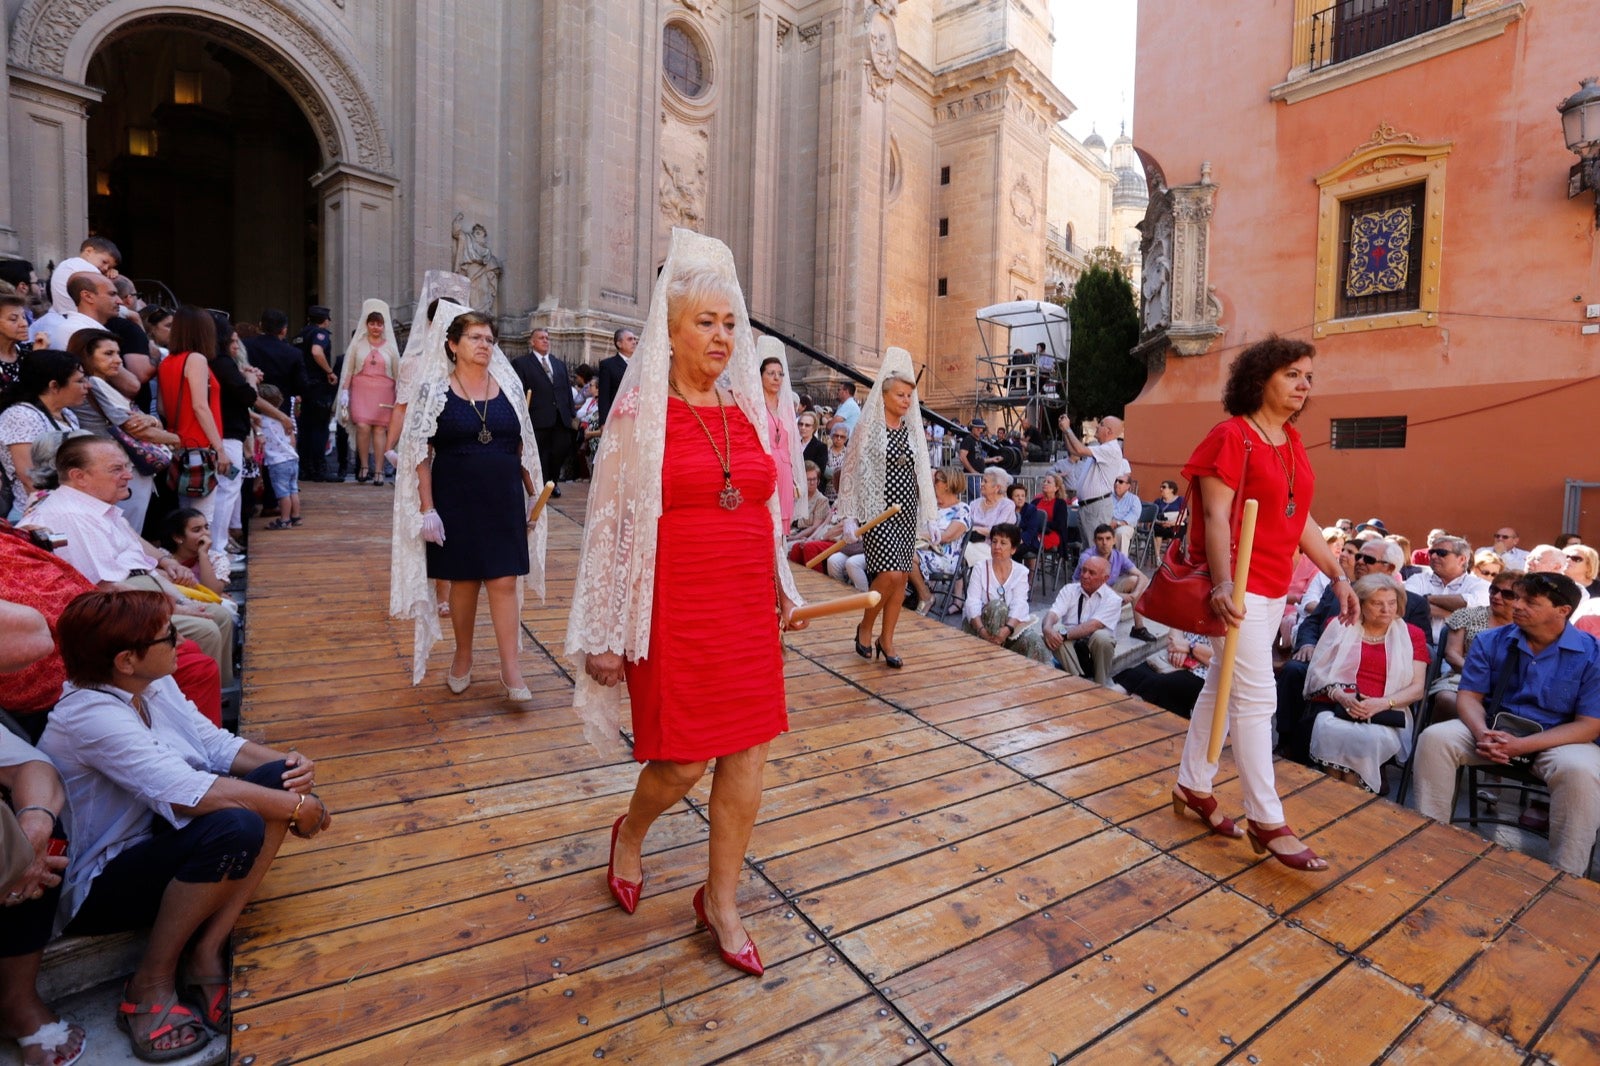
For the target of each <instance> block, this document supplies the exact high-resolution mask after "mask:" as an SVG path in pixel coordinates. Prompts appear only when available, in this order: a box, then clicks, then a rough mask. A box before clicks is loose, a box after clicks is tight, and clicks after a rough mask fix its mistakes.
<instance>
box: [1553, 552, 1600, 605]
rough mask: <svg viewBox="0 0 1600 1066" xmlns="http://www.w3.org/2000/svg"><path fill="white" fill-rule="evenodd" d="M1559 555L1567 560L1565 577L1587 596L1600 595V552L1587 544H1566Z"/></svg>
mask: <svg viewBox="0 0 1600 1066" xmlns="http://www.w3.org/2000/svg"><path fill="white" fill-rule="evenodd" d="M1561 554H1562V556H1563V557H1564V558H1565V559H1566V560H1567V576H1568V577H1570V578H1571V579H1572V580H1573V581H1576V582H1577V583H1578V587H1579V588H1580V589H1582V590H1583V591H1585V592H1587V593H1588V594H1589V595H1591V596H1594V595H1596V594H1600V580H1597V579H1600V552H1596V551H1595V550H1594V549H1593V548H1591V547H1589V546H1588V545H1587V544H1568V545H1567V546H1566V547H1565V548H1562V549H1561Z"/></svg>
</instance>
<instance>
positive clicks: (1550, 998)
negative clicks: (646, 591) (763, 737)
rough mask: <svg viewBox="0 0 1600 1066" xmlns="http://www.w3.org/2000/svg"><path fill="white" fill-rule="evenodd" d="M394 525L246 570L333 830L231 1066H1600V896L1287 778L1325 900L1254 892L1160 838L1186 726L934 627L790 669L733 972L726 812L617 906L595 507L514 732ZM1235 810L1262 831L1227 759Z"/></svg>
mask: <svg viewBox="0 0 1600 1066" xmlns="http://www.w3.org/2000/svg"><path fill="white" fill-rule="evenodd" d="M390 499H391V497H390V490H387V489H378V488H373V487H368V486H357V485H353V484H352V485H345V486H328V485H310V486H307V492H306V515H307V519H306V525H305V526H304V527H303V528H301V529H299V530H293V531H285V532H281V533H265V532H263V533H258V534H257V535H256V536H255V538H254V540H253V544H252V547H253V552H252V559H251V573H250V583H251V587H250V603H249V620H248V621H249V629H248V633H249V656H248V659H249V667H250V668H249V671H248V673H247V675H246V679H245V685H246V702H245V712H244V722H245V732H246V733H247V734H248V735H250V736H252V737H255V738H258V739H261V740H265V741H267V742H269V743H272V744H275V745H279V746H284V747H286V746H288V745H290V744H295V745H298V746H299V747H300V748H301V749H302V750H304V751H306V752H307V753H309V754H311V755H312V756H313V757H314V758H315V759H316V760H317V762H318V777H319V779H320V780H321V781H322V782H323V784H322V787H321V791H322V794H323V795H324V796H325V797H326V798H327V800H328V802H329V803H330V805H331V806H332V807H333V809H334V810H335V811H336V812H337V817H336V821H335V824H334V826H333V828H332V829H331V830H330V831H329V832H328V833H326V834H324V835H323V836H321V837H319V838H318V839H317V840H316V841H314V842H311V843H309V844H306V843H302V842H299V841H294V840H291V841H289V842H288V844H287V846H286V848H285V851H284V853H283V854H282V855H281V856H280V858H279V860H278V862H277V864H276V865H275V866H274V867H273V870H272V872H271V874H270V875H269V877H268V879H267V881H266V883H265V885H264V886H263V889H262V892H261V898H260V899H259V900H258V901H257V902H256V903H255V904H254V905H253V906H252V907H251V908H250V910H249V912H248V913H247V914H246V915H245V917H244V919H243V921H242V922H241V924H240V929H239V950H238V953H237V956H236V966H237V971H236V977H235V986H234V987H235V990H236V993H235V994H236V1000H235V1012H236V1014H235V1017H236V1024H237V1031H236V1033H235V1034H234V1037H233V1057H234V1061H235V1062H237V1063H241V1064H246V1066H249V1064H256V1063H260V1064H265V1063H279V1062H291V1061H292V1062H373V1063H405V1062H417V1063H474V1064H477V1063H502V1062H520V1061H526V1060H529V1059H534V1058H538V1059H540V1060H541V1061H546V1060H548V1061H551V1062H585V1063H588V1062H593V1061H595V1060H597V1059H604V1060H606V1061H619V1060H622V1061H649V1062H652V1063H674V1064H675V1063H685V1062H709V1061H714V1060H718V1059H723V1058H730V1059H736V1060H737V1061H738V1062H740V1063H765V1062H771V1063H790V1062H804V1061H811V1062H840V1063H898V1062H907V1061H917V1062H919V1063H929V1064H931V1063H941V1062H952V1063H980V1062H993V1063H1016V1062H1025V1063H1026V1062H1031V1063H1038V1064H1046V1063H1050V1062H1052V1061H1057V1060H1066V1059H1069V1058H1070V1059H1073V1060H1075V1061H1083V1062H1094V1061H1108V1062H1117V1063H1126V1062H1130V1061H1133V1062H1139V1061H1153V1062H1174V1063H1200V1062H1212V1061H1223V1060H1232V1061H1236V1062H1240V1063H1243V1062H1249V1063H1252V1064H1254V1063H1271V1062H1282V1063H1304V1062H1311V1061H1336V1062H1341V1063H1355V1062H1366V1061H1379V1060H1390V1061H1396V1062H1414V1063H1429V1064H1433V1063H1443V1062H1467V1061H1471V1062H1474V1063H1485V1064H1488V1063H1497V1062H1507V1063H1511V1062H1525V1061H1528V1060H1529V1057H1530V1056H1537V1057H1540V1058H1542V1059H1546V1060H1550V1061H1558V1062H1571V1063H1579V1062H1594V1061H1596V1057H1597V1056H1600V1047H1597V1046H1596V1042H1597V1039H1600V1037H1597V1036H1596V1034H1597V1033H1600V975H1597V974H1596V972H1595V963H1596V958H1597V956H1600V931H1597V929H1600V923H1597V921H1596V915H1597V910H1600V892H1597V886H1596V885H1595V884H1592V883H1590V882H1586V881H1580V880H1573V879H1571V878H1568V877H1565V876H1559V875H1557V874H1556V873H1555V872H1554V871H1552V870H1551V868H1550V867H1548V866H1545V865H1544V864H1542V863H1539V862H1536V861H1533V860H1529V859H1526V858H1523V857H1521V856H1518V855H1515V854H1511V853H1508V852H1506V851H1503V850H1501V849H1499V848H1498V847H1495V846H1493V845H1491V844H1489V843H1487V842H1486V841H1483V840H1481V839H1479V838H1478V837H1476V836H1472V835H1470V834H1468V833H1465V832H1462V831H1459V830H1456V829H1452V828H1449V827H1446V826H1441V825H1437V824H1433V823H1430V822H1428V821H1426V820H1424V819H1423V818H1421V817H1420V816H1418V815H1417V814H1416V813H1414V812H1412V811H1408V810H1404V809H1402V808H1399V807H1396V806H1394V805H1393V804H1390V803H1388V802H1386V801H1383V800H1377V799H1374V798H1373V797H1371V796H1369V795H1366V794H1364V793H1362V792H1360V791H1358V790H1356V789H1355V788H1352V787H1349V786H1346V785H1342V784H1339V783H1336V782H1333V781H1331V780H1328V779H1326V778H1323V777H1321V776H1318V775H1315V774H1313V773H1311V772H1309V771H1307V770H1305V769H1303V768H1300V767H1297V766H1294V765H1290V764H1280V767H1279V784H1280V789H1281V791H1283V792H1284V793H1285V794H1286V796H1287V801H1286V802H1287V809H1288V812H1289V816H1290V819H1291V821H1292V823H1293V824H1294V825H1295V826H1296V827H1297V828H1298V829H1300V830H1301V832H1302V834H1303V835H1304V836H1306V837H1307V838H1308V839H1309V841H1310V842H1311V844H1312V845H1313V846H1315V847H1316V848H1317V849H1318V850H1319V851H1320V852H1321V853H1322V854H1323V855H1324V856H1325V857H1327V858H1328V859H1329V861H1330V862H1331V863H1332V864H1333V870H1332V872H1330V873H1327V874H1322V875H1310V874H1296V873H1293V872H1291V871H1288V870H1286V869H1284V868H1283V867H1281V866H1279V865H1277V864H1275V863H1267V862H1258V861H1256V859H1255V857H1254V856H1253V855H1252V853H1251V851H1250V849H1249V848H1248V847H1247V846H1246V845H1245V844H1244V843H1242V842H1230V841H1224V840H1221V839H1218V838H1214V837H1209V836H1205V835H1202V833H1201V831H1200V823H1199V822H1198V821H1197V820H1195V819H1194V818H1192V817H1183V818H1177V817H1174V816H1173V814H1172V811H1171V809H1170V808H1169V807H1168V805H1167V795H1168V789H1169V787H1170V785H1171V782H1172V779H1173V774H1174V767H1175V765H1176V762H1177V754H1178V749H1179V745H1180V743H1181V740H1182V730H1183V727H1184V723H1183V722H1182V721H1180V720H1178V719H1176V718H1174V717H1172V716H1170V715H1167V714H1165V713H1163V712H1160V711H1157V710H1154V709H1152V708H1151V707H1149V706H1147V705H1144V704H1142V703H1140V702H1138V701H1137V700H1130V699H1127V698H1123V697H1119V696H1117V695H1115V694H1113V693H1110V692H1107V691H1105V690H1102V689H1099V688H1096V687H1094V686H1091V685H1088V684H1087V683H1084V682H1081V681H1075V680H1070V679H1067V678H1066V677H1065V676H1064V675H1062V674H1059V673H1056V672H1053V671H1051V670H1048V669H1045V668H1042V667H1040V666H1037V665H1035V664H1032V663H1029V662H1027V661H1025V660H1023V659H1021V658H1020V657H1018V656H1015V655H1012V654H1010V653H1007V652H1002V651H998V650H996V649H994V648H992V647H991V646H989V645H986V644H984V643H982V642H980V641H978V640H976V639H973V638H969V637H966V636H963V635H961V634H959V633H956V632H953V631H952V630H950V629H948V628H947V627H944V626H941V625H938V624H935V623H932V622H926V621H923V620H920V619H917V618H916V617H915V616H911V615H909V614H908V615H907V616H906V621H905V622H904V623H903V628H902V631H901V637H900V641H899V643H900V648H901V652H902V654H904V655H905V656H906V658H907V660H908V663H909V664H910V665H909V668H908V669H906V670H904V671H901V672H898V673H897V672H893V671H890V670H887V669H885V668H884V667H882V666H881V665H877V666H875V665H871V664H868V663H866V662H864V661H863V660H861V659H859V658H857V657H856V656H855V655H854V654H853V653H852V651H851V646H850V633H849V629H850V623H849V622H846V621H843V620H831V621H829V622H827V623H824V624H821V625H819V626H818V627H816V628H815V629H813V630H812V631H809V632H807V633H804V634H800V635H797V637H796V638H795V639H794V641H793V644H794V647H793V650H792V652H791V654H790V656H789V660H788V668H787V675H788V693H789V702H790V706H791V708H792V710H791V727H792V731H791V732H790V733H788V734H786V735H785V736H783V737H780V738H779V739H778V740H777V741H776V742H775V743H774V744H773V746H772V762H771V765H770V767H769V770H768V774H767V792H766V797H765V802H764V804H763V807H762V810H761V816H760V821H759V824H758V825H757V827H756V831H755V837H754V841H753V843H752V846H751V866H750V868H749V869H748V870H747V873H746V877H745V880H744V886H743V890H742V892H741V907H742V909H743V912H744V914H745V915H746V923H747V925H748V927H749V929H750V930H751V933H752V935H753V936H754V937H755V939H756V941H757V943H758V944H759V945H760V948H761V953H762V956H763V958H764V959H765V960H766V961H767V964H768V970H767V974H766V976H765V977H764V978H762V979H760V980H757V979H753V978H749V977H743V976H740V975H738V974H736V973H735V972H734V971H732V970H730V969H728V968H727V967H726V966H724V965H722V963H720V962H719V961H718V960H717V959H716V957H715V955H714V953H713V951H712V948H711V942H710V938H709V937H708V936H707V935H706V934H705V933H703V932H699V933H697V932H696V931H695V929H694V921H693V915H692V913H691V911H690V906H689V899H690V896H691V895H692V893H693V891H694V889H695V888H696V887H697V886H698V885H699V884H700V882H701V879H702V877H703V869H704V863H705V845H706V837H707V829H706V819H705V808H704V802H705V797H706V789H705V788H704V787H702V788H701V789H700V790H699V791H698V792H697V793H695V794H694V795H693V797H692V798H691V801H690V802H688V803H686V804H684V805H683V807H682V808H681V809H679V810H677V811H675V812H672V813H669V814H668V815H667V816H665V817H663V818H662V819H661V821H660V822H659V823H658V824H657V826H656V827H655V829H654V830H653V832H652V834H651V836H650V838H649V841H648V844H647V852H646V858H645V869H646V873H647V877H648V881H647V884H646V887H645V898H644V900H643V903H642V905H641V907H640V909H639V912H638V913H637V914H636V915H634V916H632V917H629V916H627V915H624V914H623V913H622V912H621V911H620V910H619V909H618V908H617V907H616V906H615V905H614V904H613V903H612V902H611V899H610V897H609V896H608V895H607V893H606V889H605V884H604V878H603V870H604V866H605V860H606V845H607V832H606V830H607V827H608V826H609V825H610V823H611V821H612V820H613V819H614V818H615V817H616V816H617V815H618V814H619V813H621V812H622V810H623V809H624V806H625V804H626V802H627V796H628V793H629V791H630V789H631V787H632V785H633V781H634V777H635V774H636V768H635V766H634V764H633V763H632V762H631V761H630V760H629V756H628V751H627V749H626V747H625V745H624V744H623V743H622V742H621V741H620V740H619V742H618V743H617V744H616V745H615V746H614V747H612V748H611V749H610V750H608V751H606V752H604V753H601V752H597V751H595V750H594V749H592V748H590V747H589V746H587V745H586V744H584V742H583V740H582V737H581V735H580V732H579V728H578V726H577V725H576V724H575V722H574V719H573V718H572V717H571V716H570V714H569V712H568V710H567V705H568V703H569V700H570V693H571V688H570V684H571V683H570V680H569V672H568V671H569V666H568V664H566V663H565V662H564V661H563V660H562V659H561V657H560V655H559V654H558V649H559V647H560V644H561V638H562V631H563V628H564V626H565V620H566V613H567V612H566V604H567V601H568V595H569V590H570V581H569V580H568V579H567V578H566V577H565V575H566V574H567V573H568V572H569V571H570V570H571V568H572V566H573V564H574V562H575V558H576V550H577V544H578V535H579V528H578V525H577V524H576V522H575V521H574V518H578V519H581V517H582V496H581V486H580V487H579V489H578V490H577V491H576V492H574V491H571V490H569V492H568V495H567V498H565V499H563V500H560V501H554V502H555V504H556V505H557V506H556V509H557V514H556V515H555V517H554V521H553V529H552V531H551V536H550V555H549V569H550V571H551V573H552V574H553V575H555V576H554V577H553V578H552V580H551V581H550V589H549V597H548V605H547V606H544V607H540V606H538V605H536V604H535V605H530V607H529V609H528V610H527V612H526V615H525V620H526V624H527V626H528V629H529V631H530V632H531V634H532V637H533V639H532V640H530V641H529V644H528V647H527V649H526V652H525V654H524V663H525V669H526V671H527V676H528V679H529V683H530V685H531V686H532V688H533V690H534V692H535V697H536V698H535V704H534V705H533V707H532V709H528V710H521V711H519V710H514V709H510V708H508V707H507V706H505V705H503V704H502V703H500V702H499V701H498V700H497V699H496V696H497V691H496V689H495V687H494V684H493V675H494V666H493V658H492V654H491V652H490V650H489V649H490V648H491V647H492V642H491V639H490V637H489V634H488V627H487V619H486V618H485V619H484V620H483V622H482V623H481V625H480V639H479V642H478V643H479V648H480V652H479V656H478V666H477V669H476V671H475V676H476V677H478V678H480V679H482V680H480V682H479V683H478V684H475V685H474V686H473V687H472V688H471V689H470V690H469V691H468V693H467V694H466V695H464V696H461V697H455V696H452V695H450V694H449V692H448V691H447V690H446V689H445V687H444V685H443V676H444V667H445V664H446V661H447V656H448V654H449V650H450V649H449V644H448V640H447V641H446V642H445V643H444V644H443V645H441V647H440V649H438V651H437V654H436V656H435V665H436V668H435V669H433V670H431V671H430V673H429V676H428V678H427V681H426V682H425V683H424V684H423V685H422V686H420V687H416V688H413V687H412V686H410V685H409V684H408V680H407V679H408V672H407V664H408V663H409V661H410V644H411V640H410V626H409V624H404V625H402V624H397V623H395V622H392V621H390V620H389V619H387V618H386V616H385V607H386V604H387V602H388V592H387V589H388V567H387V555H388V527H389V521H388V507H389V505H390ZM803 581H804V586H803V588H804V591H806V592H807V593H808V594H809V595H811V596H814V597H825V596H829V595H834V594H837V591H838V587H837V586H834V585H831V584H830V583H829V582H827V581H826V580H825V579H823V578H818V577H815V576H814V575H809V574H807V575H806V576H805V577H804V578H803ZM706 683H707V684H708V685H712V684H715V683H716V674H715V668H714V665H712V664H707V669H706ZM1225 758H1226V757H1225ZM1219 793H1220V795H1221V796H1222V798H1223V800H1224V801H1225V806H1226V807H1227V808H1228V809H1230V810H1232V811H1235V812H1237V811H1238V810H1239V807H1240V805H1239V793H1238V789H1237V786H1236V783H1235V782H1234V781H1233V779H1232V774H1231V772H1230V771H1229V769H1228V767H1227V765H1225V766H1224V775H1223V779H1222V780H1221V782H1220V783H1219Z"/></svg>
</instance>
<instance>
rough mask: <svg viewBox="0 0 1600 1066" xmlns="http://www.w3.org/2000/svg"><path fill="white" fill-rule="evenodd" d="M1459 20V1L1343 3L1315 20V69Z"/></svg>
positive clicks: (1345, 0)
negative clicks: (1457, 8) (1457, 4)
mask: <svg viewBox="0 0 1600 1066" xmlns="http://www.w3.org/2000/svg"><path fill="white" fill-rule="evenodd" d="M1458 17H1459V15H1458V14H1457V12H1456V0H1339V2H1338V3H1336V4H1333V5H1331V6H1329V7H1326V8H1323V9H1322V10H1321V11H1318V12H1317V13H1316V14H1314V15H1312V16H1311V57H1310V58H1311V69H1312V70H1320V69H1322V68H1323V67H1326V66H1330V65H1332V64H1334V63H1343V62H1344V61H1346V60H1349V59H1354V58H1356V57H1357V56H1363V55H1366V54H1367V53H1368V52H1375V51H1377V50H1378V49H1379V48H1383V47H1385V46H1386V45H1391V44H1394V43H1396V42H1397V41H1403V40H1405V39H1407V38H1408V37H1415V36H1417V35H1418V34H1421V33H1427V32H1428V31H1429V30H1436V29H1438V28H1439V27H1440V26H1444V25H1446V24H1448V23H1449V22H1451V21H1452V20H1454V19H1456V18H1458Z"/></svg>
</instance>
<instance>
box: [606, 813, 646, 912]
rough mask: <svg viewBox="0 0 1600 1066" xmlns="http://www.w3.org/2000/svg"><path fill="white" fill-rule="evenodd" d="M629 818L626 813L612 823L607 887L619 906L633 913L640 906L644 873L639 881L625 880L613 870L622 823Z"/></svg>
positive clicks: (607, 865)
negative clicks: (618, 834)
mask: <svg viewBox="0 0 1600 1066" xmlns="http://www.w3.org/2000/svg"><path fill="white" fill-rule="evenodd" d="M627 820H628V816H627V815H626V814H624V815H623V816H622V817H621V818H618V819H617V820H616V821H615V822H612V823H611V857H610V858H609V859H607V860H606V887H607V888H609V889H610V890H611V896H612V898H613V899H615V900H616V901H617V906H619V907H621V908H622V909H623V910H625V911H627V912H628V913H629V914H632V913H633V912H634V911H635V910H636V909H638V906H639V893H640V892H642V891H643V890H644V875H643V873H641V874H640V875H639V880H637V881H624V880H623V879H622V878H620V877H618V876H617V875H616V874H614V873H612V872H611V868H612V867H613V866H614V865H615V864H616V861H617V833H618V831H620V830H621V829H622V823H623V822H625V821H627Z"/></svg>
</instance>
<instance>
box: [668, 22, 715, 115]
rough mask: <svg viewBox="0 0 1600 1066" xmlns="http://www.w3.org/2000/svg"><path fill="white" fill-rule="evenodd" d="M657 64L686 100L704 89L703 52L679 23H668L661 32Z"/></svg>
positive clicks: (691, 98) (691, 35) (705, 79)
mask: <svg viewBox="0 0 1600 1066" xmlns="http://www.w3.org/2000/svg"><path fill="white" fill-rule="evenodd" d="M661 63H662V66H663V67H664V68H665V70H666V75H667V81H668V82H670V83H671V85H672V87H673V88H674V89H676V90H678V92H679V93H681V94H682V95H683V96H684V97H685V98H686V99H689V100H693V99H696V98H697V97H699V96H701V95H702V94H703V93H704V92H705V91H706V81H707V78H706V59H705V53H704V52H703V51H702V50H701V48H700V42H699V41H697V40H695V39H694V35H693V34H691V33H690V32H689V31H688V30H687V29H685V28H684V27H683V25H682V24H680V23H677V22H669V23H667V27H666V29H665V30H663V31H662V35H661Z"/></svg>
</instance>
